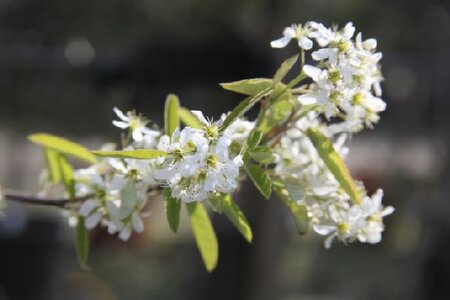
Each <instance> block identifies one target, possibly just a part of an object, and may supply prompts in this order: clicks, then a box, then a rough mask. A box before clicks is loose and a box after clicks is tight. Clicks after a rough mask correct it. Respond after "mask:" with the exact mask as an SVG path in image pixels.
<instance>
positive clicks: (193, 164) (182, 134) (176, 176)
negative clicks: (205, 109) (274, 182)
mask: <svg viewBox="0 0 450 300" xmlns="http://www.w3.org/2000/svg"><path fill="white" fill-rule="evenodd" d="M193 114H195V115H196V116H197V118H198V119H199V120H200V121H201V122H202V123H203V124H204V127H203V128H202V129H201V130H199V129H193V128H190V127H185V128H184V129H183V130H181V131H179V130H176V131H175V132H174V133H173V135H172V137H171V138H169V137H162V138H161V140H160V146H159V147H160V149H161V150H164V151H166V152H168V155H167V156H166V157H164V158H163V159H162V160H161V164H160V167H159V168H158V169H156V170H155V171H154V177H155V178H156V179H157V180H160V181H161V182H162V183H163V184H167V185H168V186H169V187H170V189H171V190H172V197H174V198H178V199H181V200H182V201H184V202H193V201H203V200H205V199H207V198H208V197H209V195H210V194H211V193H214V192H222V193H231V192H232V191H233V190H234V189H236V188H237V180H236V179H237V177H238V176H239V168H240V167H241V166H242V164H243V162H242V158H241V156H240V155H237V156H234V157H230V152H231V151H230V146H231V143H232V140H231V139H230V137H229V135H228V134H220V133H219V124H220V121H219V122H212V121H207V120H206V118H204V116H203V114H202V113H201V112H199V111H193Z"/></svg>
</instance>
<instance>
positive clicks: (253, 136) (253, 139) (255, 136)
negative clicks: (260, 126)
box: [247, 130, 262, 150]
mask: <svg viewBox="0 0 450 300" xmlns="http://www.w3.org/2000/svg"><path fill="white" fill-rule="evenodd" d="M261 138H262V133H261V131H259V130H253V131H252V132H251V133H250V135H249V136H248V139H247V148H248V149H249V150H250V149H253V148H255V147H256V146H258V145H259V142H261Z"/></svg>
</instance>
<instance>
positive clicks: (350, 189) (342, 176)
mask: <svg viewBox="0 0 450 300" xmlns="http://www.w3.org/2000/svg"><path fill="white" fill-rule="evenodd" d="M306 133H307V135H308V137H309V139H310V140H311V142H312V143H313V145H314V147H316V149H317V152H318V153H319V155H320V157H321V158H322V159H323V161H324V162H325V164H326V166H327V167H328V169H329V170H330V172H331V173H332V174H333V175H334V177H335V178H336V180H337V181H338V182H339V184H340V185H341V187H342V189H343V190H344V191H345V192H346V193H347V194H348V195H349V196H350V198H351V199H352V200H353V201H354V202H355V203H357V204H361V203H362V201H361V196H360V194H359V192H358V189H357V187H356V184H355V182H354V181H353V178H352V176H351V175H350V172H349V170H348V169H347V166H346V165H345V163H344V161H343V160H342V159H341V157H340V156H339V154H338V153H337V152H336V151H335V150H334V147H333V144H332V143H331V141H330V140H329V139H328V138H327V137H325V136H324V135H323V134H322V133H321V132H320V131H318V130H316V129H312V128H310V129H308V131H307V132H306Z"/></svg>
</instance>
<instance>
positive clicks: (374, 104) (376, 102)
mask: <svg viewBox="0 0 450 300" xmlns="http://www.w3.org/2000/svg"><path fill="white" fill-rule="evenodd" d="M365 104H366V106H367V108H369V109H370V110H372V111H374V112H379V111H383V110H385V109H386V103H385V102H384V101H383V100H381V99H380V98H377V97H370V98H369V99H367V100H366V101H365Z"/></svg>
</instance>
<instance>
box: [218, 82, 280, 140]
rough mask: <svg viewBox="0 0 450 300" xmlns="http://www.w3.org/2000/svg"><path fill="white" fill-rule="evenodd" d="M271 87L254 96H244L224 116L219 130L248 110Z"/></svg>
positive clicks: (267, 92) (268, 92)
mask: <svg viewBox="0 0 450 300" xmlns="http://www.w3.org/2000/svg"><path fill="white" fill-rule="evenodd" d="M271 91H272V89H271V88H266V89H264V90H262V91H260V92H259V93H257V94H256V95H254V96H249V97H247V98H245V99H244V100H243V101H241V103H239V104H238V105H237V106H236V107H235V108H234V109H233V110H232V111H231V113H230V114H229V115H228V116H227V117H226V118H225V120H224V121H223V123H222V126H220V131H222V132H223V131H224V130H225V129H226V128H227V127H228V126H230V125H231V124H232V123H233V122H234V121H236V119H238V118H239V117H242V116H243V115H244V114H245V113H246V112H247V111H249V110H250V108H252V107H253V106H254V105H255V104H256V103H258V102H259V101H260V100H261V99H262V98H263V97H265V96H267V95H269V94H270V93H271Z"/></svg>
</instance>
